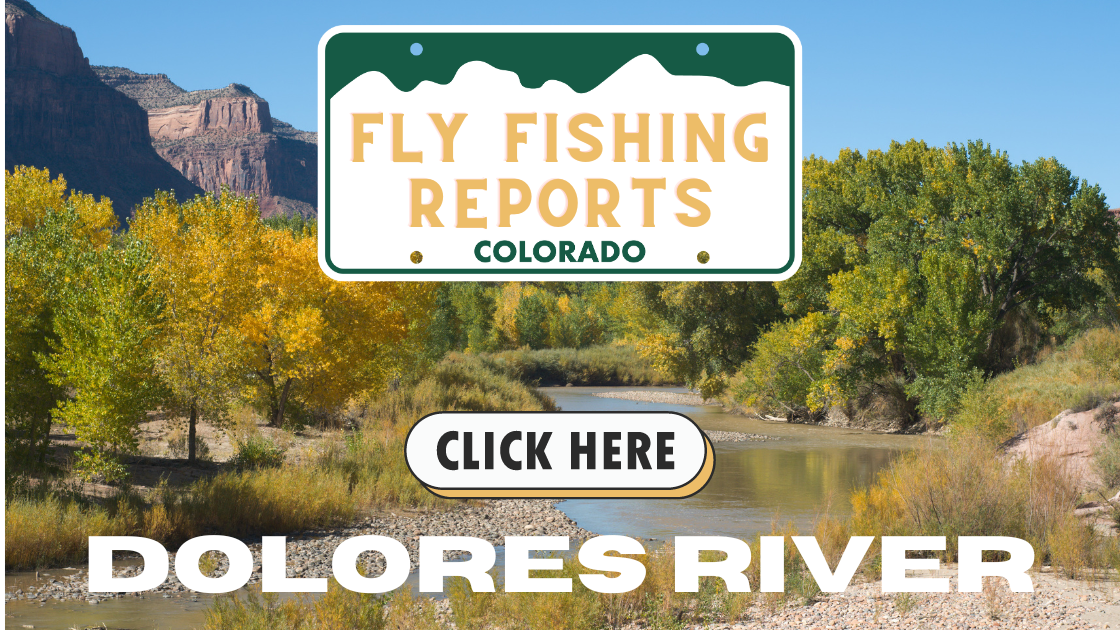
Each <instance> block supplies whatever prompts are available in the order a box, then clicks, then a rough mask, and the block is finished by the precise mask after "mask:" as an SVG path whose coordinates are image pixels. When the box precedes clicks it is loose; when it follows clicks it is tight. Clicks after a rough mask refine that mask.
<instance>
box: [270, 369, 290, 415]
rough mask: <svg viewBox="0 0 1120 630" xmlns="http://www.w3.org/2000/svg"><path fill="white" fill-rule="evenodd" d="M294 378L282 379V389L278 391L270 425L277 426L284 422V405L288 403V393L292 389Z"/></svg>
mask: <svg viewBox="0 0 1120 630" xmlns="http://www.w3.org/2000/svg"><path fill="white" fill-rule="evenodd" d="M294 380H295V379H294V378H289V379H288V380H287V381H284V390H283V391H282V392H280V399H279V400H278V401H277V402H276V413H275V415H273V417H272V422H271V424H272V426H274V427H279V426H281V425H283V424H284V406H285V405H287V404H288V394H289V393H290V392H291V391H292V381H294Z"/></svg>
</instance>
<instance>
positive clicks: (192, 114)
mask: <svg viewBox="0 0 1120 630" xmlns="http://www.w3.org/2000/svg"><path fill="white" fill-rule="evenodd" d="M148 131H149V132H150V133H151V135H152V140H153V141H155V140H178V139H180V138H186V137H188V136H201V135H203V134H206V133H210V132H212V131H226V132H229V133H239V134H244V133H268V132H270V131H272V116H270V115H269V113H268V103H267V102H265V101H257V100H256V99H253V98H247V97H246V98H213V99H206V100H204V101H202V102H200V103H197V104H195V105H180V106H178V107H167V108H163V109H149V110H148Z"/></svg>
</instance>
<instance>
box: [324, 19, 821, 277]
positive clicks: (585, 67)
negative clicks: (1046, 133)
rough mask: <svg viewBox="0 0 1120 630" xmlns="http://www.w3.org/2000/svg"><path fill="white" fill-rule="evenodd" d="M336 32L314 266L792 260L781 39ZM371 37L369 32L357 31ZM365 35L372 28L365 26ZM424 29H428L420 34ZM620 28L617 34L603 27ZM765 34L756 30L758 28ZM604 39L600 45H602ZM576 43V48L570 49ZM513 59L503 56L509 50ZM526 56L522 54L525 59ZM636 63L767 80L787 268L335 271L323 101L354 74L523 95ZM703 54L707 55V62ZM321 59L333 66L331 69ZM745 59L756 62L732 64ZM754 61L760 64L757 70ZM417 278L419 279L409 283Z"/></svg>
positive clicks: (790, 63)
mask: <svg viewBox="0 0 1120 630" xmlns="http://www.w3.org/2000/svg"><path fill="white" fill-rule="evenodd" d="M348 28H361V27H338V28H336V29H332V30H331V31H329V32H328V33H327V34H326V35H324V36H323V40H322V42H320V55H321V56H322V62H321V63H322V67H321V69H320V74H321V75H323V76H320V84H321V88H322V89H321V90H320V91H321V93H322V97H323V100H322V102H321V103H320V107H321V108H322V109H321V111H322V113H323V116H322V123H321V125H320V126H321V127H322V129H321V131H320V133H322V134H323V135H322V136H321V138H320V147H321V148H322V155H321V156H320V157H321V159H322V160H323V161H324V177H323V180H322V181H320V182H319V184H320V187H321V188H322V201H323V203H322V205H323V208H322V212H321V214H322V216H323V228H322V229H321V230H320V231H319V235H320V236H319V238H320V239H323V241H324V242H323V245H322V246H323V251H322V260H323V262H325V263H326V265H327V266H328V267H330V269H331V270H332V271H334V272H335V273H337V274H342V275H413V276H418V277H423V276H433V275H483V276H526V275H536V274H540V275H567V276H582V275H587V276H596V275H633V276H648V275H682V276H685V275H688V276H691V275H764V274H768V275H779V274H782V273H784V272H786V271H788V270H789V269H790V268H791V267H792V266H793V264H794V262H796V258H797V243H796V241H797V238H798V235H799V232H800V231H799V230H798V229H797V227H798V226H797V225H796V222H797V207H796V206H797V197H796V193H797V191H796V186H797V172H796V167H797V162H798V160H799V159H800V157H801V156H799V155H795V148H796V147H797V132H798V126H799V125H798V122H799V121H798V119H797V111H796V109H797V108H796V104H797V93H796V91H797V87H798V86H797V80H796V79H797V76H798V74H799V71H800V68H799V67H798V59H797V52H798V47H799V43H798V42H797V41H796V40H795V39H794V38H791V37H790V35H789V34H787V33H786V32H782V31H777V30H775V31H767V30H759V31H704V30H697V31H685V30H679V31H654V30H649V31H621V30H618V31H613V30H594V31H581V30H578V29H579V28H580V27H570V28H571V29H572V30H560V29H561V28H564V27H557V29H558V30H556V31H548V32H532V31H516V32H514V31H498V30H486V29H485V27H479V30H467V29H470V28H471V27H457V28H459V29H462V30H455V31H449V30H423V29H424V28H425V27H416V28H415V30H412V29H411V28H410V29H409V30H407V31H402V30H386V31H370V30H347V29H348ZM366 28H371V27H366ZM373 28H375V27H373ZM429 28H430V27H429ZM605 28H606V29H610V28H620V27H605ZM763 28H765V27H763ZM608 38H609V39H608ZM416 41H421V42H423V43H422V45H423V46H424V52H423V54H421V55H419V56H413V55H412V54H411V53H410V52H409V46H411V44H412V43H413V42H416ZM698 41H704V42H705V43H708V45H709V47H710V48H711V49H712V50H713V51H716V52H718V53H719V54H718V55H713V56H712V59H711V60H708V59H706V56H703V57H702V56H700V55H698V54H697V53H696V50H695V45H696V43H697V42H698ZM560 44H569V46H568V47H567V48H566V50H573V49H574V50H577V51H581V52H580V53H579V54H576V55H574V56H573V55H568V56H565V57H563V58H561V56H560V55H557V54H556V53H555V50H556V49H557V48H556V47H557V46H558V45H560ZM571 44H579V45H580V46H571ZM511 49H515V50H517V51H518V54H517V55H510V52H509V51H510V50H511ZM527 50H528V52H526V51H527ZM641 54H650V55H652V56H654V57H655V58H656V59H657V60H658V62H659V63H661V65H662V66H664V67H665V69H666V70H668V71H669V72H670V74H675V75H699V76H713V77H717V78H721V79H723V80H725V81H727V82H728V83H731V84H732V85H737V86H745V85H750V84H752V83H757V82H759V81H773V82H774V83H779V84H782V85H785V86H786V87H788V88H789V89H790V91H789V95H790V99H789V120H790V136H789V146H790V170H789V180H790V193H789V194H790V196H789V199H790V208H789V228H790V229H789V259H788V260H787V261H786V263H785V264H784V265H782V266H781V267H778V268H772V269H750V268H747V269H729V268H707V267H705V268H702V269H697V268H691V269H623V268H612V269H586V268H584V269H579V268H564V269H556V268H551V269H536V268H525V267H518V268H516V269H501V268H496V269H430V268H417V267H411V268H404V267H402V268H399V269H345V268H342V267H339V266H338V265H335V264H334V262H333V261H331V259H330V188H329V186H328V185H327V182H328V181H329V180H330V100H331V97H332V96H334V95H335V94H337V93H338V92H339V90H341V89H342V88H344V87H345V86H346V85H348V84H349V83H350V82H351V81H353V80H354V79H356V78H357V77H359V76H361V75H362V74H364V73H366V72H369V71H373V70H377V71H380V72H382V73H383V74H385V75H386V76H387V77H388V78H389V80H390V81H391V82H392V83H393V84H394V85H395V86H396V87H397V88H398V89H400V90H402V91H407V90H411V89H413V88H414V87H416V85H418V84H419V83H420V82H421V81H424V80H429V81H434V82H436V83H440V84H446V83H448V82H450V81H451V79H452V78H454V76H455V72H456V71H458V69H459V68H460V67H461V66H462V65H463V64H464V63H467V62H469V61H476V60H477V61H484V62H486V63H488V64H490V65H491V66H494V67H495V68H499V69H501V70H509V71H513V72H516V73H517V74H518V76H519V78H520V80H521V83H522V85H524V86H525V87H530V88H536V87H540V86H541V85H542V84H543V83H544V82H545V81H547V80H550V79H555V80H559V81H563V82H565V83H567V84H568V85H569V86H570V87H572V88H573V89H574V90H576V91H577V92H580V93H584V92H587V91H589V90H591V89H592V88H594V87H595V86H597V85H599V83H601V82H602V81H603V80H604V79H606V78H607V77H609V76H610V74H612V73H613V72H614V71H615V70H617V69H618V68H620V67H622V65H624V64H625V63H626V62H628V61H630V60H631V59H633V58H634V57H637V56H638V55H641ZM709 54H711V53H709ZM331 55H335V56H336V57H340V58H341V61H336V62H335V63H334V65H333V66H332V64H331V63H330V58H331ZM742 59H751V60H754V61H755V62H756V63H751V64H748V63H742V62H741V60H742ZM760 62H761V63H760ZM418 279H420V278H418Z"/></svg>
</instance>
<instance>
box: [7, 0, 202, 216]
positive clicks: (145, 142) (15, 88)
mask: <svg viewBox="0 0 1120 630" xmlns="http://www.w3.org/2000/svg"><path fill="white" fill-rule="evenodd" d="M4 23H5V27H6V30H5V42H4V43H5V53H6V61H5V68H4V70H5V72H4V80H5V88H6V90H7V94H6V97H5V101H4V110H5V124H6V133H5V149H6V150H5V157H4V164H5V168H7V169H9V170H10V169H12V168H14V167H15V166H16V165H29V166H35V167H38V168H47V169H50V171H51V175H52V176H56V175H58V174H62V175H64V176H65V178H66V181H67V184H68V187H69V188H72V189H77V190H81V191H82V192H85V193H88V194H92V195H95V196H102V195H104V196H107V197H109V198H110V199H112V201H113V207H114V209H115V210H116V212H117V215H118V216H119V217H121V218H124V217H128V216H129V215H130V214H131V210H132V208H133V206H134V205H135V204H137V203H139V202H140V201H141V200H143V198H144V197H150V196H151V195H152V193H153V192H154V191H155V190H156V189H161V190H171V189H174V190H175V191H176V194H177V195H178V196H179V197H180V198H186V197H190V196H193V195H194V194H196V193H199V192H201V189H200V188H198V187H196V186H194V185H193V184H191V183H190V182H189V181H188V180H187V179H186V178H184V177H183V176H182V175H181V174H180V173H179V172H177V171H176V170H175V169H174V168H172V167H171V166H170V165H169V164H168V163H167V162H166V161H165V160H164V159H162V158H161V157H160V156H159V155H158V154H157V153H156V151H155V149H154V148H153V147H152V145H151V137H150V135H149V133H148V118H147V115H146V114H145V112H144V110H142V109H141V108H140V106H139V105H137V104H136V102H135V101H133V100H132V99H130V98H128V97H127V96H125V95H123V94H121V93H120V92H117V91H116V90H113V89H112V88H110V87H108V86H106V85H105V84H104V83H102V82H101V81H100V80H98V78H97V75H96V74H95V73H94V72H93V70H92V69H91V68H90V65H89V60H87V59H86V58H85V56H84V55H83V53H82V49H81V47H79V46H78V39H77V36H76V35H75V34H74V31H73V30H71V29H69V28H67V27H65V26H62V25H61V24H57V23H55V22H53V21H51V20H50V19H49V18H47V17H46V16H44V15H43V14H42V13H40V12H39V11H37V10H36V9H35V8H34V7H33V6H31V4H29V3H28V2H26V1H24V0H9V1H8V2H6V3H5V5H4Z"/></svg>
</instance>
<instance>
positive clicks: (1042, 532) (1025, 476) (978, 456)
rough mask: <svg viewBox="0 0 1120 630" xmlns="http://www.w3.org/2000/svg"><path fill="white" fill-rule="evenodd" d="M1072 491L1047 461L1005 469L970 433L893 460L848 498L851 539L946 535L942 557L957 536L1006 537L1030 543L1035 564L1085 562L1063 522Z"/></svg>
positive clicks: (988, 445)
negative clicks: (850, 505) (868, 536)
mask: <svg viewBox="0 0 1120 630" xmlns="http://www.w3.org/2000/svg"><path fill="white" fill-rule="evenodd" d="M1078 498H1079V493H1078V491H1077V489H1076V488H1075V487H1074V486H1073V485H1072V484H1071V483H1070V481H1069V479H1068V478H1067V476H1066V474H1065V471H1064V470H1063V468H1062V466H1061V465H1060V464H1059V462H1057V461H1056V460H1055V459H1053V458H1042V459H1039V460H1037V461H1035V462H1027V461H1024V460H1019V461H1016V462H1015V463H1013V464H1009V463H1008V462H1006V461H1005V460H1004V458H1002V457H1000V456H999V454H998V452H997V450H996V448H995V446H994V444H993V443H992V442H991V441H990V440H987V439H984V438H982V437H980V436H978V435H976V434H972V433H966V434H961V435H957V436H955V437H953V438H951V439H950V440H949V442H948V443H947V444H945V445H941V444H938V443H932V442H931V443H929V444H927V445H925V446H923V447H921V448H919V449H916V450H914V451H912V452H910V453H908V454H906V455H903V456H902V457H900V458H898V459H897V460H895V461H894V462H893V463H892V464H891V466H890V467H889V468H887V469H886V470H884V471H882V472H880V473H879V477H878V479H877V481H876V482H875V483H874V484H872V486H871V487H869V488H867V489H862V490H856V491H854V492H853V493H852V520H851V530H852V533H853V534H856V535H872V536H945V537H946V543H947V544H946V550H945V552H944V553H943V554H941V555H942V556H943V558H944V559H945V560H947V561H952V560H953V559H955V557H956V552H957V550H956V546H955V545H956V539H957V537H958V536H1013V537H1016V538H1022V539H1024V540H1026V541H1027V542H1029V543H1031V544H1032V545H1033V546H1034V549H1035V561H1036V562H1037V563H1045V562H1051V563H1054V564H1056V565H1058V566H1062V567H1076V566H1078V565H1077V563H1079V562H1082V563H1088V560H1086V557H1087V553H1088V552H1087V551H1085V550H1084V549H1083V548H1082V547H1078V546H1077V544H1072V543H1070V542H1069V541H1070V540H1071V536H1072V534H1071V533H1070V532H1071V530H1070V526H1069V524H1068V522H1067V519H1068V517H1069V515H1070V514H1072V512H1073V510H1074V508H1075V507H1076V506H1077V503H1078Z"/></svg>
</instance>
